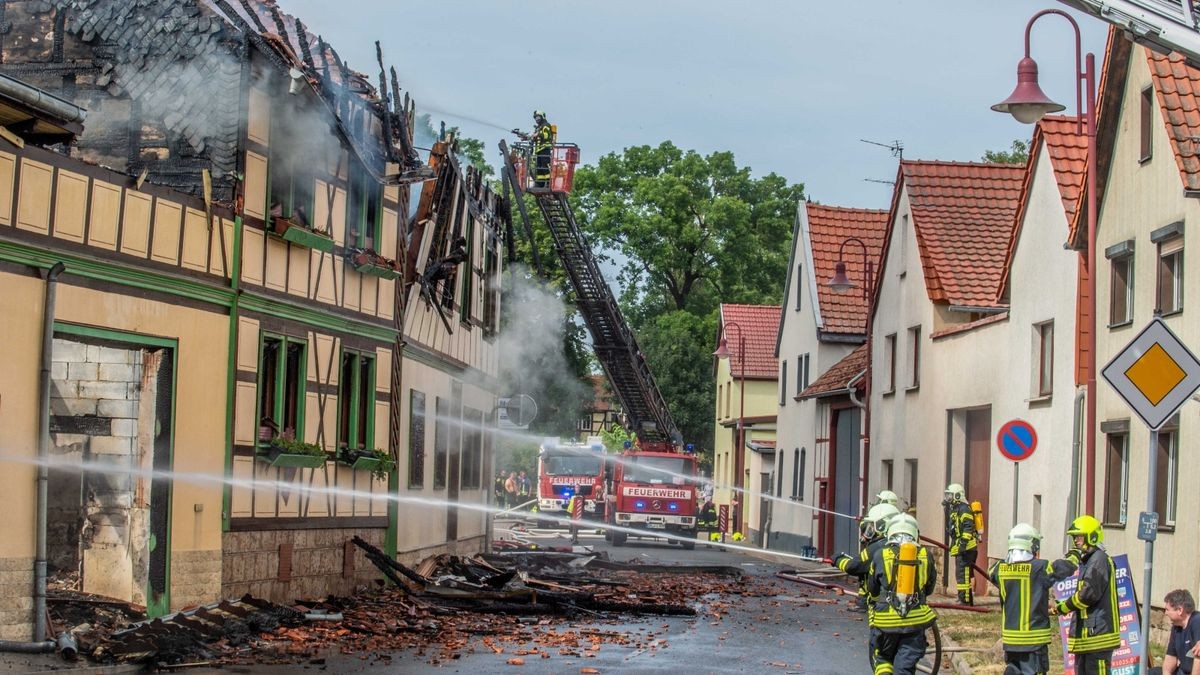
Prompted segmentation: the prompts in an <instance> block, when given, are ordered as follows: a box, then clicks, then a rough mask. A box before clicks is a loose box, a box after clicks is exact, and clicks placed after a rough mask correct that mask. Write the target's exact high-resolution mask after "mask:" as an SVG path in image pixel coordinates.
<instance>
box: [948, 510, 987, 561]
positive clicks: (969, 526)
mask: <svg viewBox="0 0 1200 675" xmlns="http://www.w3.org/2000/svg"><path fill="white" fill-rule="evenodd" d="M978 538H979V537H978V536H977V535H976V533H975V513H974V512H973V511H971V505H970V504H967V503H965V502H954V503H953V504H951V505H950V508H949V511H948V512H947V514H946V544H947V545H948V546H949V547H950V555H958V554H959V553H966V552H967V551H971V550H974V548H975V546H976V545H978V543H979V542H978V541H977V540H978Z"/></svg>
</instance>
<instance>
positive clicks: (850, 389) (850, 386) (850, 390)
mask: <svg viewBox="0 0 1200 675" xmlns="http://www.w3.org/2000/svg"><path fill="white" fill-rule="evenodd" d="M866 376H867V371H866V370H863V371H862V372H861V373H859V374H857V375H855V376H854V377H852V378H850V381H849V382H847V383H846V395H847V396H849V397H850V402H851V403H853V404H854V405H856V406H858V407H859V408H862V409H864V410H865V409H866V407H867V404H866V403H865V402H864V401H860V400H858V396H856V395H855V394H856V392H857V391H858V387H855V386H854V385H855V384H857V383H858V381H859V380H861V379H863V378H864V377H866ZM839 393H840V392H839Z"/></svg>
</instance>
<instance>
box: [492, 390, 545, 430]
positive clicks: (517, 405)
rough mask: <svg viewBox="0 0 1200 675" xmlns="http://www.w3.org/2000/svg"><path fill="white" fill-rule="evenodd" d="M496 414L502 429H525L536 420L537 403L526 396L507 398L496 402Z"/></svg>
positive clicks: (518, 395) (519, 395)
mask: <svg viewBox="0 0 1200 675" xmlns="http://www.w3.org/2000/svg"><path fill="white" fill-rule="evenodd" d="M496 413H497V417H498V420H499V423H500V426H502V427H508V428H512V429H526V428H528V427H529V425H530V424H531V423H532V422H533V420H535V419H537V414H538V407H537V401H534V400H533V397H532V396H529V395H528V394H517V395H516V396H507V397H504V398H501V399H499V400H498V401H497V402H496Z"/></svg>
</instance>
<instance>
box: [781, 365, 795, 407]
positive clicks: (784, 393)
mask: <svg viewBox="0 0 1200 675" xmlns="http://www.w3.org/2000/svg"><path fill="white" fill-rule="evenodd" d="M787 364H788V362H787V359H784V360H783V361H781V362H780V363H779V405H781V406H784V405H787V391H788V386H787ZM799 377H800V371H799V370H797V371H796V378H797V379H799Z"/></svg>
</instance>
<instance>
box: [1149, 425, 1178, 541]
mask: <svg viewBox="0 0 1200 675" xmlns="http://www.w3.org/2000/svg"><path fill="white" fill-rule="evenodd" d="M1157 451H1158V467H1157V469H1158V472H1157V473H1156V474H1155V476H1154V510H1155V511H1157V512H1158V518H1159V521H1160V522H1161V523H1162V524H1163V526H1165V527H1174V526H1175V502H1176V501H1177V500H1176V499H1175V490H1176V487H1177V486H1176V482H1177V478H1178V475H1179V462H1178V460H1179V427H1173V428H1164V429H1163V430H1162V431H1159V432H1158V448H1157Z"/></svg>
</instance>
